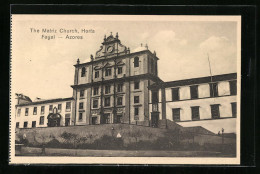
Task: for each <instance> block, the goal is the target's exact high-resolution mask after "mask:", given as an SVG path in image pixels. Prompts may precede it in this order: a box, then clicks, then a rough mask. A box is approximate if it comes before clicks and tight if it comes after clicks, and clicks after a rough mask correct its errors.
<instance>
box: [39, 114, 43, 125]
mask: <svg viewBox="0 0 260 174" xmlns="http://www.w3.org/2000/svg"><path fill="white" fill-rule="evenodd" d="M39 124H40V125H43V124H44V116H41V117H40V123H39Z"/></svg>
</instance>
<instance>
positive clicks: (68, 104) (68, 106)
mask: <svg viewBox="0 0 260 174" xmlns="http://www.w3.org/2000/svg"><path fill="white" fill-rule="evenodd" d="M70 110H71V102H66V111H70Z"/></svg>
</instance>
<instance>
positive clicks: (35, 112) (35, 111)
mask: <svg viewBox="0 0 260 174" xmlns="http://www.w3.org/2000/svg"><path fill="white" fill-rule="evenodd" d="M36 114H37V107H34V108H33V115H36Z"/></svg>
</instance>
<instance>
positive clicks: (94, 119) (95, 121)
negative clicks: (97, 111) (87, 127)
mask: <svg viewBox="0 0 260 174" xmlns="http://www.w3.org/2000/svg"><path fill="white" fill-rule="evenodd" d="M92 124H93V125H95V124H97V117H92Z"/></svg>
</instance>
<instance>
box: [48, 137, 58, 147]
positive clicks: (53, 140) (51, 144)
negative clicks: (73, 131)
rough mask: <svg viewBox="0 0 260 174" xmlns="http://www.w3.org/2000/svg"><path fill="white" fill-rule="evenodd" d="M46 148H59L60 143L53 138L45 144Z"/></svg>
mask: <svg viewBox="0 0 260 174" xmlns="http://www.w3.org/2000/svg"><path fill="white" fill-rule="evenodd" d="M46 147H52V148H60V147H61V143H60V142H59V141H58V140H57V139H56V138H53V139H52V140H51V141H49V142H48V143H47V144H46Z"/></svg>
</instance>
